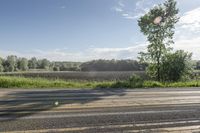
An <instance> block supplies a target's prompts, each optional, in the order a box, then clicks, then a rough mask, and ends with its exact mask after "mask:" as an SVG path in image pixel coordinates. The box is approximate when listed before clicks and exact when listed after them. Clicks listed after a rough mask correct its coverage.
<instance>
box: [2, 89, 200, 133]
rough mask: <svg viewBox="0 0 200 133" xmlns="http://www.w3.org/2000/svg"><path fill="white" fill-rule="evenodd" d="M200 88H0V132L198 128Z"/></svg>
mask: <svg viewBox="0 0 200 133" xmlns="http://www.w3.org/2000/svg"><path fill="white" fill-rule="evenodd" d="M199 129H200V88H178V89H177V88H170V89H164V88H162V89H159V88H156V89H135V90H125V89H93V90H86V89H82V90H79V89H71V90H60V89H41V90H40V89H26V90H25V89H0V132H3V133H4V132H8V133H9V132H12V133H21V132H28V133H29V132H33V133H40V132H42V133H43V132H51V133H52V132H56V133H57V132H63V133H65V132H67V133H68V132H69V133H76V132H81V133H95V132H103V133H105V132H113V133H118V132H119V133H121V132H124V133H126V132H127V133H131V132H143V133H151V132H152V133H155V132H199V131H200V130H199Z"/></svg>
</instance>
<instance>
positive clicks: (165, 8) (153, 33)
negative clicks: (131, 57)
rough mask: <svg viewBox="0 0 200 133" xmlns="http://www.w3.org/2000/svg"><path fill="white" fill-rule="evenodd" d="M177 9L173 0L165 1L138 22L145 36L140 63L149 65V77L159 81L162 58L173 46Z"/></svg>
mask: <svg viewBox="0 0 200 133" xmlns="http://www.w3.org/2000/svg"><path fill="white" fill-rule="evenodd" d="M177 14H178V9H177V7H176V1H175V0H166V2H165V3H164V4H163V5H157V6H155V7H153V8H152V9H151V10H150V11H149V12H148V13H146V14H145V15H144V16H142V17H141V18H140V19H139V20H138V25H139V26H140V29H141V32H142V33H143V34H144V35H145V36H147V39H148V41H149V43H150V44H149V45H148V47H147V52H141V53H140V55H141V56H140V57H139V59H140V61H141V62H147V63H148V64H149V67H148V71H149V73H150V74H151V75H150V76H152V77H155V78H156V79H157V80H158V81H160V79H161V65H162V62H161V61H162V58H163V57H164V56H165V55H166V54H167V53H168V52H169V51H170V47H169V46H170V44H173V43H174V42H173V35H174V28H175V27H174V25H175V24H176V23H177V22H178V20H179V18H178V17H177Z"/></svg>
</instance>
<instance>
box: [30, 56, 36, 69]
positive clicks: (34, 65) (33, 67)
mask: <svg viewBox="0 0 200 133" xmlns="http://www.w3.org/2000/svg"><path fill="white" fill-rule="evenodd" d="M28 67H29V68H30V69H36V68H37V59H36V58H35V57H33V58H31V59H30V60H29V61H28Z"/></svg>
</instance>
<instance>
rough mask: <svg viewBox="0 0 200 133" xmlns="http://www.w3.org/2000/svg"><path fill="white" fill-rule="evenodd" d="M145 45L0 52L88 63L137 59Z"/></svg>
mask: <svg viewBox="0 0 200 133" xmlns="http://www.w3.org/2000/svg"><path fill="white" fill-rule="evenodd" d="M145 47H146V44H138V45H136V46H133V47H125V48H88V49H86V50H84V51H82V52H69V51H68V50H67V49H55V50H34V51H29V52H20V53H19V52H15V51H0V53H1V55H2V56H3V57H6V56H8V55H17V56H18V57H26V58H31V57H37V58H39V59H42V58H47V59H49V60H51V61H88V60H93V59H137V56H138V53H139V52H140V51H142V50H144V49H145Z"/></svg>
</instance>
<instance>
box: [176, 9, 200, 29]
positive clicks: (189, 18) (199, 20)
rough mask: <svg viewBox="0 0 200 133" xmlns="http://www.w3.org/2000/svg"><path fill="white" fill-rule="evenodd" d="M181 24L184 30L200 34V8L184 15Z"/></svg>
mask: <svg viewBox="0 0 200 133" xmlns="http://www.w3.org/2000/svg"><path fill="white" fill-rule="evenodd" d="M179 24H180V26H181V28H183V29H187V30H190V31H192V32H194V31H195V32H200V7H199V8H196V9H194V10H191V11H188V12H186V13H184V15H183V16H182V17H181V18H180V22H179Z"/></svg>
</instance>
